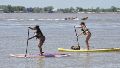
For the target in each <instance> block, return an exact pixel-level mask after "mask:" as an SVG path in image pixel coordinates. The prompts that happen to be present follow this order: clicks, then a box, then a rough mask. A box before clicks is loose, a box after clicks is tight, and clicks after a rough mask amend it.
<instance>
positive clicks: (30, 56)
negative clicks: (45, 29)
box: [9, 53, 70, 58]
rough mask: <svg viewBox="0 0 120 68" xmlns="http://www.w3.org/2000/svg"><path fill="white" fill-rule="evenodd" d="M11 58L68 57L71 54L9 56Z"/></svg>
mask: <svg viewBox="0 0 120 68" xmlns="http://www.w3.org/2000/svg"><path fill="white" fill-rule="evenodd" d="M9 55H10V56H11V57H16V58H44V57H68V56H70V54H62V53H44V54H43V55H42V56H41V55H40V54H27V55H26V57H25V54H9Z"/></svg>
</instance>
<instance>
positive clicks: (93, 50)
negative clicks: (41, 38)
mask: <svg viewBox="0 0 120 68" xmlns="http://www.w3.org/2000/svg"><path fill="white" fill-rule="evenodd" d="M58 51H61V52H112V51H120V48H99V49H90V50H87V49H80V50H72V49H64V48H58Z"/></svg>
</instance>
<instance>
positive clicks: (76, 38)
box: [74, 26, 80, 47]
mask: <svg viewBox="0 0 120 68" xmlns="http://www.w3.org/2000/svg"><path fill="white" fill-rule="evenodd" d="M74 29H75V35H76V41H77V43H78V46H79V47H80V45H79V41H78V34H77V30H76V28H75V26H74Z"/></svg>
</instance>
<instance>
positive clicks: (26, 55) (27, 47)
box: [25, 29, 29, 57]
mask: <svg viewBox="0 0 120 68" xmlns="http://www.w3.org/2000/svg"><path fill="white" fill-rule="evenodd" d="M28 38H29V29H28V37H27V47H26V54H25V57H26V56H27V48H28Z"/></svg>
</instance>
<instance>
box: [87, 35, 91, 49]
mask: <svg viewBox="0 0 120 68" xmlns="http://www.w3.org/2000/svg"><path fill="white" fill-rule="evenodd" d="M90 37H91V35H87V37H86V46H87V49H88V50H89V49H90V46H89V39H90Z"/></svg>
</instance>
